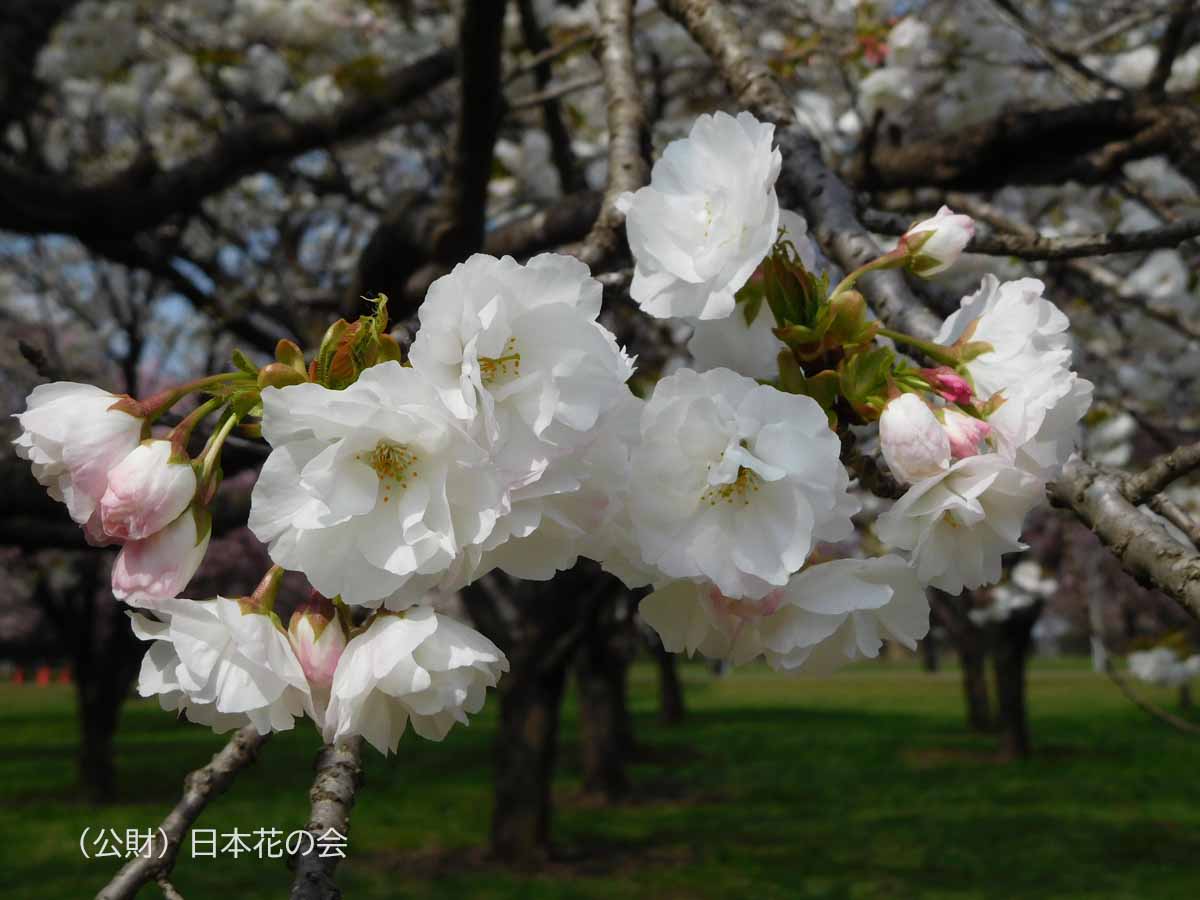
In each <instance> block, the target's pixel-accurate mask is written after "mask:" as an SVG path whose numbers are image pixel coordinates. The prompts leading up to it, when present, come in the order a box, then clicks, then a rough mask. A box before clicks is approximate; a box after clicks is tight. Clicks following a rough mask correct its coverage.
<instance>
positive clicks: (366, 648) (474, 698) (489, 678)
mask: <svg viewBox="0 0 1200 900" xmlns="http://www.w3.org/2000/svg"><path fill="white" fill-rule="evenodd" d="M507 671H508V660H506V659H505V658H504V654H503V653H501V652H500V650H499V648H497V647H496V645H495V644H493V643H492V642H491V641H489V640H488V639H487V638H485V637H484V636H483V635H482V634H480V633H479V632H477V631H475V630H474V629H471V628H468V627H467V626H466V625H463V624H462V623H460V622H457V621H455V620H454V619H452V618H450V617H449V616H444V615H442V614H440V613H436V612H434V611H433V609H432V608H430V607H428V606H415V607H412V608H411V609H408V610H406V611H404V612H402V613H381V614H378V615H377V616H376V617H375V619H374V620H373V621H372V622H371V624H370V625H369V626H368V627H367V629H366V631H364V632H362V633H361V634H359V635H357V636H355V637H354V638H352V639H351V640H350V643H348V644H347V645H346V649H345V650H344V651H343V652H342V655H341V658H340V659H339V660H338V666H337V671H336V672H335V673H334V676H333V690H332V694H331V697H330V701H329V708H328V710H327V711H326V716H325V739H326V741H329V742H333V741H335V740H338V739H339V738H343V737H346V736H347V735H353V734H359V735H362V736H363V737H364V738H365V739H366V740H367V741H368V742H369V743H370V744H371V745H372V746H374V747H375V748H376V749H377V750H379V751H380V752H381V753H388V752H393V753H394V752H395V751H396V748H397V747H398V746H399V743H400V736H401V735H402V734H404V729H405V728H406V726H407V725H408V723H409V722H410V721H411V722H412V726H413V730H415V731H416V732H417V734H419V735H421V737H423V738H427V739H429V740H434V741H440V740H441V739H442V738H444V737H445V736H446V734H447V732H449V731H450V729H451V728H452V727H453V726H454V723H455V722H460V723H462V724H464V725H465V724H467V715H468V714H474V713H477V712H479V710H480V709H482V708H483V701H484V698H485V696H486V694H487V689H488V688H490V687H495V686H496V682H497V681H498V680H499V678H500V674H501V673H502V672H507Z"/></svg>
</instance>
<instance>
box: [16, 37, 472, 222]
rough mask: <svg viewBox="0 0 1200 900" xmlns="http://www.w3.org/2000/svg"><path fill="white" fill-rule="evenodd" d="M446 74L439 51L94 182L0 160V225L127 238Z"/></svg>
mask: <svg viewBox="0 0 1200 900" xmlns="http://www.w3.org/2000/svg"><path fill="white" fill-rule="evenodd" d="M453 74H454V54H453V53H452V52H451V51H449V50H440V51H438V52H436V53H433V54H431V55H429V56H427V57H425V58H423V59H420V60H418V61H416V62H414V63H412V64H411V65H408V66H405V67H404V68H403V69H400V70H399V71H397V72H395V73H394V74H392V75H391V76H390V77H389V78H388V79H387V81H386V83H385V84H384V86H383V87H382V88H381V89H380V90H378V91H376V92H372V93H370V94H367V95H363V96H361V97H356V98H354V99H352V100H350V101H348V102H347V103H345V104H343V105H342V106H340V107H338V108H337V109H334V110H332V111H331V112H329V113H326V114H324V115H321V116H316V117H314V118H309V119H304V120H302V121H293V120H291V119H289V118H287V117H286V116H284V115H283V114H282V113H275V112H273V113H266V114H263V115H258V116H253V117H251V118H248V119H247V120H246V121H244V122H243V123H241V124H239V125H237V126H234V127H233V128H230V129H229V130H228V131H226V132H225V133H223V134H222V135H220V136H219V137H218V138H216V140H215V141H214V142H213V144H212V145H211V146H210V147H209V148H208V149H207V150H205V151H203V152H201V153H199V154H198V155H196V156H194V157H192V158H191V159H190V160H188V161H187V162H185V163H182V164H180V165H179V166H176V167H175V168H172V169H168V170H166V171H163V170H160V169H158V168H157V167H156V166H154V165H153V163H149V162H146V161H145V160H143V161H142V162H141V163H139V164H135V165H134V166H132V167H131V168H130V169H128V170H126V171H124V172H121V173H118V174H117V175H114V176H112V177H110V178H108V179H106V180H105V181H103V182H100V183H97V184H80V183H78V182H74V181H71V180H69V179H64V178H63V177H62V176H61V175H37V174H32V173H29V172H27V171H24V170H23V169H21V168H20V167H18V166H16V165H14V164H13V163H12V162H10V161H8V160H4V159H0V229H5V230H8V231H15V232H18V233H22V234H43V233H60V234H71V235H75V236H77V237H79V238H81V239H83V240H87V241H93V240H94V241H105V240H116V239H119V238H127V237H130V236H132V235H134V234H136V233H138V232H140V231H144V230H147V229H149V228H153V227H154V226H156V225H158V224H160V223H161V222H163V221H164V220H165V219H167V218H168V217H169V216H173V215H177V214H180V213H188V212H190V211H192V210H194V209H195V208H196V207H197V206H198V205H199V203H200V201H202V200H203V199H204V198H206V197H208V196H210V195H212V194H215V193H217V192H219V191H221V190H223V189H225V188H227V187H229V186H230V185H231V184H233V183H234V182H236V181H237V180H238V179H239V178H241V177H242V176H244V175H247V174H250V173H252V172H257V171H261V170H262V169H264V168H268V167H270V166H272V165H274V164H276V163H278V162H279V161H280V160H283V159H288V158H291V157H293V156H296V155H297V154H300V153H303V152H305V151H307V150H311V149H313V148H315V147H324V146H328V145H330V144H336V143H338V142H340V141H344V140H346V139H347V138H349V137H352V136H354V135H356V134H361V133H364V132H367V131H369V130H371V129H372V128H373V127H375V126H376V125H377V124H378V123H379V121H380V120H382V118H383V117H384V116H385V115H386V114H387V113H388V112H390V111H391V110H393V109H394V108H395V107H397V106H400V105H403V104H405V103H408V102H411V101H413V100H416V99H418V98H420V97H422V96H424V95H425V94H427V93H429V91H431V90H432V89H433V88H434V87H436V86H437V85H439V84H441V83H442V82H444V81H446V80H448V79H449V78H450V77H451V76H452V75H453Z"/></svg>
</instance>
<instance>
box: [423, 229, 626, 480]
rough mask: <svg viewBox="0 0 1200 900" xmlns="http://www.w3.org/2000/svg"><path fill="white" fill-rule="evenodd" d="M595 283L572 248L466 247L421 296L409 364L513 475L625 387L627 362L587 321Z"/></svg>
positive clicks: (540, 459) (567, 442)
mask: <svg viewBox="0 0 1200 900" xmlns="http://www.w3.org/2000/svg"><path fill="white" fill-rule="evenodd" d="M601 294H602V287H601V285H600V283H599V282H598V281H596V280H595V279H594V278H592V277H591V275H590V273H589V271H588V268H587V266H586V265H584V264H583V263H581V262H580V261H579V260H577V259H574V258H573V257H569V256H563V255H560V254H554V253H545V254H542V255H541V256H535V257H534V258H533V259H531V260H530V261H529V262H528V263H526V264H524V265H522V264H520V263H518V262H516V261H515V260H513V259H512V257H508V256H506V257H504V258H502V259H497V258H495V257H492V256H486V255H484V254H476V255H474V256H472V257H471V258H470V259H468V260H467V261H466V262H465V263H460V264H459V265H457V266H455V267H454V270H453V271H452V272H451V273H450V274H448V275H445V276H443V277H442V278H439V279H438V280H437V281H435V282H434V283H433V285H431V286H430V288H429V293H428V295H427V296H426V298H425V302H424V303H422V304H421V308H420V310H419V313H418V315H419V317H420V320H421V328H420V331H418V332H417V337H416V340H415V341H414V342H413V346H412V351H411V360H412V365H413V368H414V369H416V371H417V372H419V373H420V374H421V375H422V376H424V378H426V379H427V380H428V382H429V383H430V384H431V385H432V386H433V387H434V388H435V389H436V390H437V392H438V394H439V396H440V397H441V399H442V401H443V402H444V403H445V404H446V407H447V408H448V409H450V410H451V411H452V412H453V413H454V415H456V416H457V417H458V418H460V419H462V420H464V421H471V420H472V419H473V418H474V417H475V416H476V415H477V414H478V415H480V416H481V418H482V420H483V423H484V429H485V432H486V438H487V441H488V442H489V445H490V446H492V448H493V449H494V450H495V451H496V454H497V464H498V466H499V467H500V469H501V472H502V477H506V478H507V480H508V481H510V482H512V483H513V484H514V485H520V484H525V483H528V482H530V481H534V480H536V479H537V477H538V476H539V475H540V474H541V472H542V471H543V470H544V468H545V466H546V465H547V464H548V462H549V459H550V458H551V457H553V456H555V455H561V454H563V453H565V452H567V451H570V450H572V449H574V448H576V447H579V446H582V445H584V444H586V443H587V441H588V440H589V438H588V432H589V431H590V429H591V428H592V427H593V426H594V425H595V424H596V420H597V419H598V418H599V417H600V415H601V414H603V412H604V411H605V410H606V409H608V408H609V407H611V406H612V405H613V404H614V403H616V402H617V401H618V400H619V399H620V398H621V396H622V395H623V394H626V393H628V389H627V388H626V387H625V382H626V381H627V380H628V379H629V376H630V375H631V374H632V373H633V364H632V361H631V360H630V359H629V357H627V356H626V355H625V353H624V352H623V351H622V350H621V349H620V348H619V347H618V346H617V342H616V339H615V338H614V337H613V336H612V334H611V333H610V332H609V331H608V330H607V329H606V328H604V327H603V326H602V325H600V324H599V323H598V322H597V321H596V317H597V316H598V315H599V313H600V300H601Z"/></svg>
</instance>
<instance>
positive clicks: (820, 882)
mask: <svg viewBox="0 0 1200 900" xmlns="http://www.w3.org/2000/svg"><path fill="white" fill-rule="evenodd" d="M685 674H686V681H687V687H688V696H687V699H688V703H689V711H688V712H689V717H688V720H687V722H686V723H685V724H684V725H683V726H680V727H677V728H665V727H662V726H660V725H658V724H657V723H656V722H655V720H654V681H653V673H652V671H651V670H650V669H649V668H643V667H638V668H636V669H635V672H634V679H633V680H634V688H633V706H634V710H635V714H636V726H637V734H638V739H639V741H640V743H641V744H642V753H641V761H639V762H638V763H637V764H636V765H635V766H634V767H633V776H634V780H635V786H636V790H635V797H636V799H635V801H634V802H632V803H630V804H628V805H624V806H621V807H617V808H611V809H597V808H594V807H589V806H587V805H585V804H583V803H580V802H579V800H578V777H577V775H578V773H577V769H576V766H575V758H576V755H577V754H576V745H575V735H576V729H575V718H574V711H573V708H571V706H570V705H569V706H568V710H567V716H566V722H565V727H564V745H563V747H562V767H561V776H560V778H559V781H558V788H557V799H558V818H557V820H556V825H555V832H556V836H557V839H558V841H559V844H560V845H561V848H562V850H563V854H562V856H563V859H562V861H558V862H555V863H553V864H551V865H549V866H547V867H546V868H545V869H543V870H541V871H538V872H534V873H529V872H526V873H514V872H511V871H508V870H506V869H505V868H503V867H501V866H497V865H494V864H490V863H487V862H486V861H484V860H483V857H482V854H481V853H480V852H479V848H480V847H481V846H482V844H483V842H484V841H485V838H486V834H487V826H488V814H489V811H490V805H491V794H490V790H489V762H490V758H491V757H490V742H491V738H492V735H493V722H494V713H495V709H494V706H492V705H489V707H488V709H487V710H486V711H485V713H484V714H483V715H481V716H480V717H479V718H478V719H477V720H476V721H475V722H474V723H473V724H472V725H471V727H470V728H469V729H456V730H455V731H454V732H452V733H451V735H450V737H449V738H448V739H447V740H446V741H445V742H444V743H442V744H431V743H426V742H423V741H421V740H420V739H418V738H416V736H415V735H412V734H411V733H410V734H407V735H405V737H404V740H403V741H402V742H401V747H400V753H399V754H398V755H397V756H395V757H392V758H390V759H387V760H385V759H383V758H382V757H380V756H379V755H378V754H376V753H375V752H374V751H373V750H368V759H367V782H366V786H365V788H364V790H363V792H362V793H361V794H360V795H359V801H358V805H357V807H356V808H355V811H354V817H353V831H352V835H351V840H350V849H349V859H348V860H347V861H346V862H345V863H343V865H342V867H341V869H340V875H339V882H340V884H341V885H342V887H343V889H344V891H345V894H346V896H347V898H348V900H368V898H384V897H389V898H391V897H404V898H433V897H438V898H444V897H480V898H501V897H505V898H508V897H512V898H517V897H520V898H523V900H524V898H549V897H572V898H575V897H582V898H601V897H606V898H607V897H612V898H618V897H620V898H628V897H655V898H663V897H665V898H685V897H687V898H691V897H696V898H731V897H732V898H740V897H754V898H757V900H763V898H775V897H779V898H793V897H811V898H818V897H820V898H848V900H849V898H855V900H858V898H862V900H867V898H908V897H928V898H1012V897H1022V898H1023V897H1045V898H1089V900H1091V898H1176V897H1178V898H1188V900H1193V898H1196V897H1200V739H1196V738H1191V739H1189V738H1188V737H1185V736H1183V735H1180V734H1177V733H1175V732H1173V731H1171V730H1169V729H1167V728H1165V727H1164V726H1162V725H1160V724H1159V723H1157V722H1155V721H1153V720H1151V719H1148V718H1147V717H1146V715H1145V714H1144V713H1142V712H1141V711H1139V710H1138V709H1136V708H1134V707H1133V706H1131V705H1130V704H1129V702H1128V701H1126V700H1125V699H1124V698H1123V697H1122V696H1121V695H1120V694H1119V693H1118V692H1117V690H1116V688H1115V687H1113V686H1112V685H1111V684H1109V683H1108V682H1107V680H1105V679H1103V678H1100V677H1097V676H1094V675H1092V674H1091V673H1090V672H1088V671H1085V670H1084V669H1083V668H1081V667H1080V666H1078V665H1077V666H1063V665H1061V664H1059V665H1054V666H1045V667H1038V668H1037V669H1036V670H1035V672H1034V674H1033V677H1032V682H1031V696H1030V708H1031V714H1032V721H1033V734H1034V740H1035V742H1036V749H1035V753H1036V758H1035V759H1034V760H1033V761H1031V762H1029V763H1026V764H1015V765H1014V764H998V763H996V762H995V761H994V759H993V757H992V755H991V752H992V750H993V749H994V746H995V743H994V741H993V740H991V739H989V738H986V737H982V738H981V737H973V736H969V735H968V734H966V733H965V731H964V729H963V714H962V702H961V697H960V693H959V685H958V680H957V675H956V673H954V672H945V673H941V674H938V675H926V674H924V673H921V672H919V671H916V670H915V669H913V668H911V667H909V666H902V665H872V666H867V667H860V668H857V669H854V670H851V671H849V672H846V673H842V674H839V675H836V676H833V677H830V678H823V679H807V678H801V679H792V678H785V677H781V676H776V675H773V674H769V673H767V672H766V671H765V670H761V669H754V668H751V669H748V670H744V671H739V672H737V673H735V674H733V675H730V676H728V677H724V678H717V677H714V676H712V675H711V674H709V673H708V672H707V670H705V669H703V668H701V667H699V666H688V667H686V669H685ZM1147 693H1148V695H1149V696H1152V697H1154V698H1155V699H1157V700H1159V701H1160V702H1162V703H1164V704H1170V703H1171V702H1172V698H1171V695H1170V694H1169V692H1166V691H1149V692H1147ZM0 710H2V712H0V726H2V727H0V775H2V776H3V777H2V780H0V837H2V839H3V840H2V841H0V857H2V858H3V869H2V871H4V873H5V875H6V882H7V887H6V889H5V890H4V891H3V892H2V893H3V895H4V896H6V897H13V898H21V900H24V898H36V900H57V898H72V900H78V898H85V897H90V896H91V895H92V894H93V893H94V892H95V891H96V890H97V889H98V888H99V887H100V886H101V885H102V884H103V883H104V882H105V881H106V880H107V879H108V877H109V876H110V875H111V873H112V871H114V870H115V868H116V866H115V864H114V862H113V861H112V860H91V861H88V860H84V859H83V858H82V856H81V853H80V849H79V839H80V834H81V832H82V831H83V829H84V828H85V827H87V826H91V827H92V828H97V827H104V828H115V829H117V830H118V831H119V832H122V833H123V831H124V829H126V828H140V829H145V828H147V827H149V826H152V825H154V824H156V823H157V822H158V820H159V819H160V818H161V816H162V815H163V813H164V812H165V811H166V809H167V808H168V807H169V806H170V805H171V804H172V803H174V801H175V799H176V798H177V796H178V793H179V784H180V779H181V777H182V775H183V774H184V772H185V771H187V770H189V769H191V768H194V767H196V766H197V765H200V764H202V763H204V762H205V761H207V759H208V758H209V756H210V755H211V754H212V753H213V752H214V751H215V750H216V749H217V748H218V747H219V746H220V744H221V743H222V739H221V738H220V737H215V736H214V735H212V734H211V733H209V732H207V731H206V730H204V729H203V728H201V727H199V726H195V725H189V724H186V723H176V722H175V721H173V720H172V719H171V717H170V716H169V715H167V714H165V713H162V712H160V711H159V710H158V709H157V708H156V707H155V706H154V705H152V704H150V703H145V702H141V701H138V702H134V703H131V704H130V705H129V706H128V707H127V710H126V714H125V718H124V723H123V727H122V729H121V733H120V737H119V740H118V756H119V766H120V782H121V788H122V794H123V796H124V798H125V799H124V802H122V803H120V804H118V805H115V806H108V807H91V806H88V805H87V804H85V803H84V802H82V801H81V800H80V799H78V797H77V796H76V794H75V792H74V786H73V780H74V769H73V754H74V749H75V724H74V719H73V717H72V696H71V694H70V692H69V689H67V688H63V687H60V686H54V687H48V688H35V687H29V686H25V687H19V688H18V687H14V686H9V685H4V686H2V687H0ZM316 746H317V740H316V736H315V734H314V733H313V732H312V731H311V730H310V729H309V728H307V727H303V728H300V729H298V730H297V731H296V732H293V733H289V734H285V735H281V736H277V737H276V738H275V739H274V740H273V741H272V742H271V743H270V744H269V745H268V746H267V747H266V748H265V750H264V752H263V754H262V756H261V758H260V760H259V762H258V764H256V765H255V766H254V767H253V768H251V769H249V770H247V771H245V772H244V773H243V774H242V775H241V777H240V778H239V779H238V780H237V781H236V782H235V784H234V785H233V787H232V789H231V790H230V792H229V793H228V794H226V795H225V796H223V797H222V798H220V799H219V800H218V801H217V802H216V804H215V805H213V806H212V807H210V808H209V809H208V811H207V812H206V813H205V814H204V816H203V817H202V818H201V820H200V825H201V827H207V828H215V829H217V830H218V831H224V832H227V831H230V830H232V829H233V828H235V827H236V828H239V829H241V830H242V831H251V830H253V829H255V828H260V827H277V828H279V829H281V830H283V831H290V830H292V829H294V828H296V827H299V826H301V825H302V824H303V823H304V821H305V820H306V817H307V800H306V791H307V786H308V783H309V781H310V772H311V762H312V756H313V752H314V751H315V749H316ZM173 881H174V883H175V885H176V887H178V888H179V890H180V891H181V892H182V894H183V895H184V896H185V897H186V898H188V900H205V898H216V897H219V898H230V900H232V898H237V900H252V898H267V897H270V898H279V897H281V896H284V895H285V893H286V888H285V885H286V881H287V873H286V871H285V869H284V864H283V862H282V861H280V860H258V859H254V858H248V857H246V856H242V857H241V858H238V859H233V858H231V857H228V856H223V857H221V858H219V859H217V860H215V861H214V860H211V859H190V858H188V855H187V852H186V849H185V853H184V855H183V856H182V857H181V859H180V862H179V865H178V867H177V868H176V872H175V875H174V877H173ZM139 896H142V897H147V898H151V897H158V896H161V895H160V894H159V892H158V888H157V887H155V886H150V887H148V888H146V889H145V890H144V891H143V893H142V894H141V895H139Z"/></svg>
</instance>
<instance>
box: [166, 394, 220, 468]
mask: <svg viewBox="0 0 1200 900" xmlns="http://www.w3.org/2000/svg"><path fill="white" fill-rule="evenodd" d="M224 404H225V401H224V399H222V398H220V397H213V398H212V399H210V400H206V401H205V402H203V403H201V404H200V405H199V406H197V407H196V408H195V409H193V410H192V411H191V412H190V413H188V414H187V415H186V416H184V418H183V421H181V422H180V423H179V424H178V425H176V426H175V427H174V428H173V429H172V430H171V437H170V441H171V445H172V447H173V448H174V451H175V453H176V454H177V455H180V456H184V457H186V456H187V444H188V440H189V439H190V438H191V436H192V431H193V430H194V429H195V427H196V426H197V425H199V424H200V423H201V422H203V421H204V420H205V419H206V418H208V416H210V415H211V414H212V413H214V412H216V411H217V410H218V409H220V408H221V407H222V406H223V405H224Z"/></svg>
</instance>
